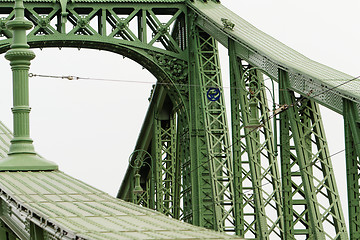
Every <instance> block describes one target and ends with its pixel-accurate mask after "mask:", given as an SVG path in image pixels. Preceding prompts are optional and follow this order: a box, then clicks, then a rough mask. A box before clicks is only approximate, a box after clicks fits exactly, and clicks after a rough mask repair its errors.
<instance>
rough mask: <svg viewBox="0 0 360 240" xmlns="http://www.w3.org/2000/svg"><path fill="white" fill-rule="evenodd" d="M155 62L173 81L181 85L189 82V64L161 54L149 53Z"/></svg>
mask: <svg viewBox="0 0 360 240" xmlns="http://www.w3.org/2000/svg"><path fill="white" fill-rule="evenodd" d="M149 54H150V55H152V56H153V59H154V60H155V62H156V63H157V64H158V65H159V66H161V67H162V68H163V69H164V71H165V72H167V73H168V74H169V75H170V76H171V78H172V79H173V80H175V81H176V82H179V83H186V81H187V74H188V73H187V64H186V62H185V61H183V60H180V59H178V58H174V57H171V56H167V55H164V54H160V53H154V52H149Z"/></svg>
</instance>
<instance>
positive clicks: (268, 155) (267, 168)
mask: <svg viewBox="0 0 360 240" xmlns="http://www.w3.org/2000/svg"><path fill="white" fill-rule="evenodd" d="M229 56H230V72H231V79H230V84H231V104H232V106H231V108H232V109H231V116H232V121H231V122H232V134H233V137H232V142H233V144H232V148H233V161H234V186H236V187H235V193H234V195H235V202H236V204H235V210H236V211H235V216H236V224H235V226H236V234H238V235H240V236H242V237H246V238H256V239H280V238H282V235H283V229H282V224H283V216H282V197H281V196H282V194H281V184H280V173H279V169H278V163H277V156H276V155H277V154H276V149H275V146H274V140H273V131H272V126H271V121H270V120H271V118H270V114H269V112H270V109H269V107H268V103H267V101H268V100H267V96H266V91H265V90H266V88H265V84H264V80H263V77H262V72H261V71H259V70H258V69H257V68H252V67H251V66H249V65H245V64H246V63H245V62H243V61H241V60H240V59H238V58H237V54H236V49H235V44H234V42H233V41H230V42H229ZM272 100H273V101H275V100H274V99H272Z"/></svg>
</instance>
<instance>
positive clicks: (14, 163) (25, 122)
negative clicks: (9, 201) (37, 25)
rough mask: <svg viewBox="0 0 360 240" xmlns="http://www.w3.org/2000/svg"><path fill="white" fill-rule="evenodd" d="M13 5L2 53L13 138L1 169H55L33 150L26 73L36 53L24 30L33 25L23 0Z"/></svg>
mask: <svg viewBox="0 0 360 240" xmlns="http://www.w3.org/2000/svg"><path fill="white" fill-rule="evenodd" d="M14 9H15V19H13V20H12V21H10V22H8V23H7V24H6V26H7V28H8V29H10V30H13V32H14V37H13V43H12V45H11V47H10V48H11V49H10V50H9V51H8V52H7V53H6V55H5V58H6V59H7V60H9V61H10V65H11V69H12V72H13V104H14V107H13V108H12V112H13V116H14V138H13V139H12V140H11V145H10V150H9V153H8V155H9V156H8V157H7V158H5V159H3V160H1V161H0V170H1V171H21V170H25V171H29V170H37V171H39V170H56V169H58V166H57V165H56V164H55V163H53V162H50V161H47V160H45V159H43V158H40V157H39V156H38V155H37V154H36V153H35V150H34V146H33V144H32V142H33V141H32V139H31V138H30V124H29V113H30V107H29V79H28V75H29V67H30V60H32V59H33V58H34V57H35V54H34V53H33V52H32V51H31V50H29V45H28V44H27V37H26V30H28V29H31V28H32V23H31V22H29V21H27V20H26V19H25V17H24V5H23V1H22V0H16V1H15V7H14Z"/></svg>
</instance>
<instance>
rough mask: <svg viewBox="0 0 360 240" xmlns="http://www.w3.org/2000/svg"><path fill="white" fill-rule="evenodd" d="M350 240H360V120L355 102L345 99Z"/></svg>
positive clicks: (344, 114)
mask: <svg viewBox="0 0 360 240" xmlns="http://www.w3.org/2000/svg"><path fill="white" fill-rule="evenodd" d="M343 116H344V128H345V152H346V172H347V191H348V209H349V229H350V239H351V240H353V239H360V119H359V111H358V109H357V106H356V104H354V102H352V101H350V100H347V99H343Z"/></svg>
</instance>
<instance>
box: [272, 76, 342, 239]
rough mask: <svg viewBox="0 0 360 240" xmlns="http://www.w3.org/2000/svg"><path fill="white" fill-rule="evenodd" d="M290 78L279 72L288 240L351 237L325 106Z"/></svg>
mask: <svg viewBox="0 0 360 240" xmlns="http://www.w3.org/2000/svg"><path fill="white" fill-rule="evenodd" d="M288 81H289V77H288V74H287V72H285V71H283V70H279V82H280V83H279V85H280V87H279V89H280V91H279V96H280V104H283V105H284V106H286V109H285V110H284V111H283V112H282V113H281V116H280V124H281V129H280V131H281V134H280V137H281V160H282V179H283V181H282V184H283V190H284V222H285V230H284V232H285V234H286V235H285V239H294V238H295V239H297V238H298V236H303V238H304V237H305V238H306V239H347V238H348V236H347V230H346V227H345V222H344V217H343V214H342V209H341V204H340V199H339V194H338V191H337V187H336V184H335V176H334V173H333V169H332V164H331V159H330V153H329V150H328V147H327V142H326V138H325V135H324V134H325V131H324V129H323V125H322V120H321V117H320V111H319V107H318V105H317V104H316V103H315V102H314V101H312V100H310V99H308V98H307V97H306V96H301V95H300V96H299V97H298V98H297V97H295V94H294V92H293V91H291V90H290V89H289V82H288Z"/></svg>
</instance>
